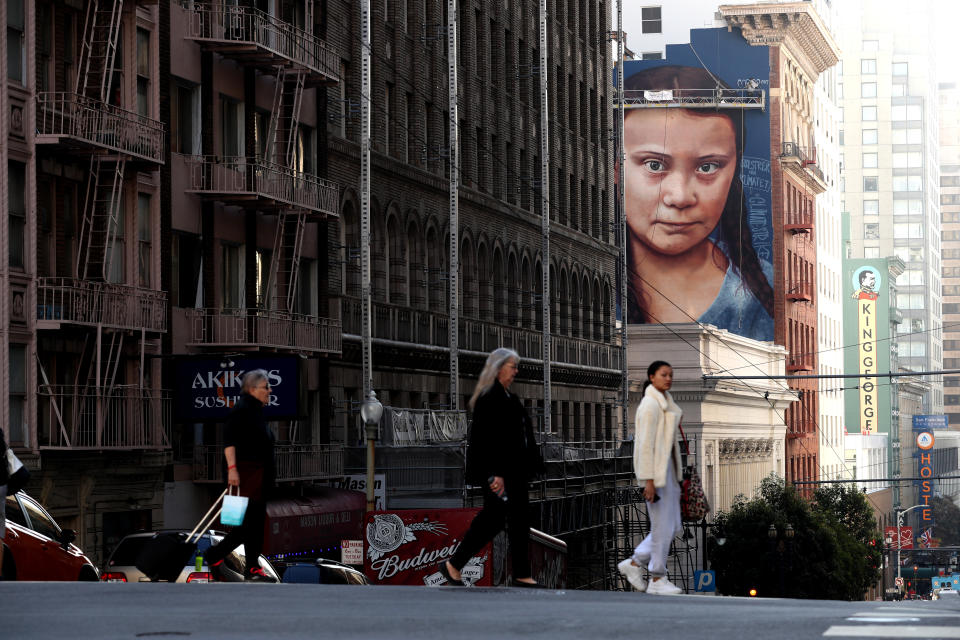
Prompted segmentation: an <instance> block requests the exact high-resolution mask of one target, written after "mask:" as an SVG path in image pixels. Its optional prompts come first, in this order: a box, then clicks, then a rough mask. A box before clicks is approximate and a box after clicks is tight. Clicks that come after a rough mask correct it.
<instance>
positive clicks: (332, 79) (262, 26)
mask: <svg viewBox="0 0 960 640" xmlns="http://www.w3.org/2000/svg"><path fill="white" fill-rule="evenodd" d="M187 12H188V14H189V18H188V24H189V27H188V32H187V36H186V37H187V39H189V40H195V41H197V42H199V43H200V45H201V46H202V47H203V48H204V49H207V50H209V51H216V52H217V53H219V54H220V55H222V56H224V57H227V58H231V59H233V60H236V61H238V62H240V63H241V64H249V65H253V66H255V67H257V68H259V69H263V70H264V71H266V72H268V73H271V74H273V73H276V67H278V66H281V67H288V68H292V69H294V70H300V71H304V72H306V73H307V74H308V76H307V78H308V82H307V84H332V83H336V82H339V81H340V56H339V55H337V53H336V51H334V50H333V49H332V48H331V47H329V46H328V45H327V44H326V43H325V42H323V41H322V40H320V39H318V38H316V37H314V36H313V35H311V34H309V33H307V32H306V31H304V30H303V29H299V28H297V27H295V26H293V25H292V24H290V23H288V22H284V21H283V20H279V19H277V18H275V17H273V16H271V15H270V14H268V13H265V12H264V11H260V10H259V9H254V8H252V7H239V6H231V5H229V4H227V3H223V4H220V3H216V4H214V3H212V2H194V3H193V8H192V9H188V10H187Z"/></svg>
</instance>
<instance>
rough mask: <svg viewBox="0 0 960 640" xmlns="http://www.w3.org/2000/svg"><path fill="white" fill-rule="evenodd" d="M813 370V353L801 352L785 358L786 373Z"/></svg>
mask: <svg viewBox="0 0 960 640" xmlns="http://www.w3.org/2000/svg"><path fill="white" fill-rule="evenodd" d="M803 371H813V354H810V353H801V354H798V355H795V356H790V357H788V358H787V373H792V372H798V373H799V372H803Z"/></svg>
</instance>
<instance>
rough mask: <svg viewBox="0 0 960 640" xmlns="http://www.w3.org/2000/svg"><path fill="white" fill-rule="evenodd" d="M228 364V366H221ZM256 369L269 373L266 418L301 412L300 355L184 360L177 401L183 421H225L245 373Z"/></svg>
mask: <svg viewBox="0 0 960 640" xmlns="http://www.w3.org/2000/svg"><path fill="white" fill-rule="evenodd" d="M223 364H226V365H228V366H220V365H223ZM231 365H232V366H231ZM254 369H263V370H264V371H266V372H267V382H268V383H270V396H269V398H268V399H267V404H266V405H265V406H264V407H263V413H264V415H265V416H266V417H267V418H285V417H294V416H296V415H297V414H298V413H299V412H298V406H297V398H298V395H299V394H298V392H299V386H300V384H299V376H298V363H297V358H295V357H294V358H239V357H234V358H232V359H230V360H228V361H227V362H224V361H223V360H219V359H217V360H209V359H184V360H180V361H179V362H178V363H177V382H176V388H177V395H176V397H175V400H174V404H175V405H176V407H177V414H178V416H179V418H180V419H182V420H222V419H224V418H226V417H227V414H228V413H230V409H232V408H233V405H235V404H236V402H237V400H238V399H239V398H240V392H241V389H242V387H243V376H244V375H245V374H246V373H247V372H248V371H252V370H254Z"/></svg>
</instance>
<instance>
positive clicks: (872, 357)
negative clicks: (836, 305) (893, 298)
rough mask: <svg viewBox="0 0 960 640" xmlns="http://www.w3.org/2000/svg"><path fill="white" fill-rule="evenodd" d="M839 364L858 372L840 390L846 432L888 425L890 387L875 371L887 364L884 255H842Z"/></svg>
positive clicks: (887, 367)
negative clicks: (848, 257)
mask: <svg viewBox="0 0 960 640" xmlns="http://www.w3.org/2000/svg"><path fill="white" fill-rule="evenodd" d="M844 266H845V268H844V273H845V275H846V276H847V277H846V278H845V279H844V280H845V289H846V294H845V299H846V300H847V302H846V303H845V304H844V308H845V311H844V319H845V322H844V330H845V331H844V334H845V335H844V343H845V344H856V345H857V346H856V349H847V350H846V353H845V356H844V368H845V369H846V372H847V373H858V374H860V376H862V377H861V378H860V379H859V382H858V384H857V385H856V386H853V385H851V387H853V388H847V389H846V393H845V395H844V401H845V409H846V424H847V432H848V433H857V432H859V433H860V434H861V435H875V434H878V433H888V432H889V430H890V424H889V416H890V391H889V389H890V387H889V385H883V386H881V385H880V384H878V378H877V377H876V374H877V373H881V372H887V371H889V370H890V340H889V338H890V309H889V288H890V286H889V283H888V282H886V281H885V276H886V275H887V274H888V273H889V271H888V269H887V264H886V261H885V260H870V261H867V260H846V261H844Z"/></svg>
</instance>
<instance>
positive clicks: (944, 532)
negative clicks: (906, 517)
mask: <svg viewBox="0 0 960 640" xmlns="http://www.w3.org/2000/svg"><path fill="white" fill-rule="evenodd" d="M930 506H931V507H933V509H932V511H933V520H934V525H933V537H934V538H938V539H939V540H940V545H941V546H957V545H960V508H958V507H957V505H955V504H954V503H953V502H952V501H951V500H950V499H948V498H934V499H933V500H931V501H930Z"/></svg>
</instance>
